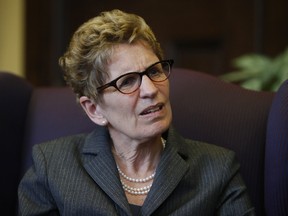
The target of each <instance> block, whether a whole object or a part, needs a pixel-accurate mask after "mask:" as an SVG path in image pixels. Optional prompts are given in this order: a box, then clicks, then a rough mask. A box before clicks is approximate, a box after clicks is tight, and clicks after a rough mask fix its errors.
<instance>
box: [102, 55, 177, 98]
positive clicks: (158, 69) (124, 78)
mask: <svg viewBox="0 0 288 216" xmlns="http://www.w3.org/2000/svg"><path fill="white" fill-rule="evenodd" d="M173 63H174V61H173V60H172V59H170V60H163V61H159V62H156V63H154V64H152V65H150V66H149V67H148V68H147V69H146V70H145V71H143V72H130V73H126V74H123V75H121V76H119V77H118V78H116V79H114V80H112V81H111V82H109V83H107V84H105V85H103V86H100V87H98V88H97V91H98V93H100V92H101V91H103V90H104V89H106V88H108V87H110V86H113V87H114V88H116V89H117V90H118V91H120V92H121V93H123V94H130V93H133V92H135V91H136V90H137V89H138V88H139V87H140V85H141V83H142V77H143V76H144V75H146V76H147V77H149V79H150V80H152V81H153V82H163V81H165V80H167V79H168V77H169V76H170V74H171V68H172V65H173Z"/></svg>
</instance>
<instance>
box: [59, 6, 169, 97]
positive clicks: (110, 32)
mask: <svg viewBox="0 0 288 216" xmlns="http://www.w3.org/2000/svg"><path fill="white" fill-rule="evenodd" d="M139 40H142V41H145V42H146V43H147V44H148V45H149V46H150V47H151V49H152V50H153V52H154V53H155V55H156V56H157V57H158V58H159V59H160V60H163V52H162V49H161V47H160V44H159V43H158V42H157V40H156V37H155V35H154V33H153V32H152V30H151V28H150V27H149V26H148V25H147V24H146V22H145V21H144V19H143V18H141V17H140V16H137V15H135V14H130V13H125V12H123V11H120V10H116V9H115V10H112V11H106V12H102V13H100V15H99V16H97V17H95V18H92V19H90V20H88V21H87V22H86V23H84V24H83V25H81V26H80V27H79V29H78V30H77V31H76V32H75V33H74V35H73V37H72V39H71V42H70V44H69V47H68V49H67V51H66V53H65V54H64V55H63V56H62V57H61V58H60V59H59V65H60V66H61V67H62V69H63V70H64V78H65V80H66V83H67V84H68V85H69V86H71V87H72V89H73V91H74V92H75V93H76V95H77V98H78V99H79V98H80V97H81V96H84V95H85V96H87V97H89V98H90V99H92V100H94V101H96V102H98V101H99V100H100V99H101V96H100V95H99V94H98V92H97V87H99V86H101V85H103V84H105V83H104V82H105V80H106V79H107V77H108V72H107V70H106V67H107V64H108V62H109V60H110V57H111V55H112V52H113V47H115V45H119V44H121V43H128V44H131V43H135V42H137V41H139Z"/></svg>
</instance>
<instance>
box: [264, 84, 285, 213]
mask: <svg viewBox="0 0 288 216" xmlns="http://www.w3.org/2000/svg"><path fill="white" fill-rule="evenodd" d="M265 171H266V172H265V205H266V206H269V208H267V209H266V212H267V215H277V216H284V215H288V80H287V81H286V82H284V83H283V84H282V85H281V87H280V88H279V90H278V92H277V93H276V95H275V97H274V100H273V103H272V106H271V110H270V114H269V118H268V126H267V142H266V156H265Z"/></svg>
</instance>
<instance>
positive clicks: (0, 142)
mask: <svg viewBox="0 0 288 216" xmlns="http://www.w3.org/2000/svg"><path fill="white" fill-rule="evenodd" d="M31 93H32V86H31V85H30V84H29V83H28V82H27V81H25V80H24V79H22V78H20V77H18V76H16V75H13V74H11V73H8V72H4V71H2V72H0V148H1V150H0V170H1V172H2V174H1V178H0V212H1V215H13V214H15V210H16V209H15V203H16V201H17V186H18V183H19V178H20V173H19V170H20V164H21V155H22V147H23V140H24V133H25V120H26V116H27V110H28V104H29V99H30V95H31Z"/></svg>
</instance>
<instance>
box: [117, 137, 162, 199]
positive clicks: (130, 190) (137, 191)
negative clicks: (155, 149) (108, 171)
mask: <svg viewBox="0 0 288 216" xmlns="http://www.w3.org/2000/svg"><path fill="white" fill-rule="evenodd" d="M161 141H162V145H163V149H165V146H166V140H164V139H163V138H162V137H161ZM117 170H118V172H119V174H120V175H121V176H122V177H123V178H124V179H126V180H127V181H129V182H133V183H145V182H148V181H150V180H152V179H154V176H155V174H156V171H155V172H154V173H152V174H151V175H150V176H148V177H146V178H131V177H129V176H127V175H126V174H125V173H124V172H122V170H120V168H119V166H118V165H117ZM120 181H121V184H122V187H123V189H124V190H125V191H126V192H128V193H130V194H132V195H146V194H148V193H149V191H150V189H151V187H152V184H149V185H147V186H144V187H140V188H139V187H130V186H129V185H127V184H125V182H124V181H122V180H120Z"/></svg>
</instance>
